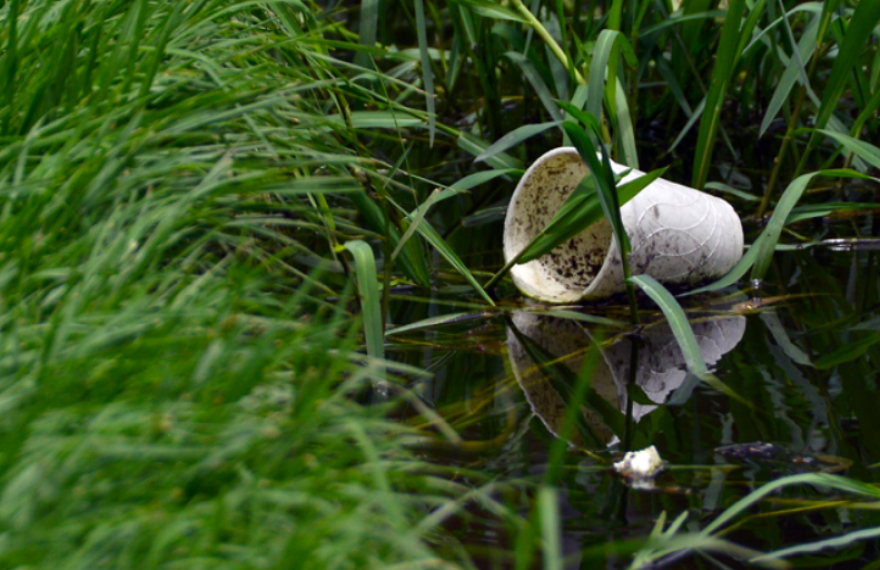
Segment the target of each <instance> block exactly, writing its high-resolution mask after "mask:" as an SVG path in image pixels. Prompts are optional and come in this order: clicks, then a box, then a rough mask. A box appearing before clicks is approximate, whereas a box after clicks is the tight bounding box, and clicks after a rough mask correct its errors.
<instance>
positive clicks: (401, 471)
mask: <svg viewBox="0 0 880 570" xmlns="http://www.w3.org/2000/svg"><path fill="white" fill-rule="evenodd" d="M594 4H595V5H594ZM730 5H731V6H732V8H731V9H732V10H734V11H735V13H734V14H730V13H727V14H726V13H725V12H724V11H720V10H715V6H714V5H712V3H711V2H704V1H694V2H687V3H685V6H684V8H683V10H680V11H673V10H672V8H673V7H672V6H671V5H670V4H669V3H667V2H663V1H657V2H651V1H649V0H643V1H641V2H632V3H624V2H621V1H614V2H605V3H598V4H596V3H590V4H589V7H588V6H587V5H586V4H585V3H583V2H580V1H577V0H576V1H575V2H574V3H565V2H556V3H549V2H546V3H541V2H530V3H528V5H527V4H524V3H522V2H519V1H518V0H517V1H516V2H514V3H513V4H512V5H507V4H503V3H494V2H486V1H483V0H458V1H454V2H450V3H448V4H444V3H437V2H433V1H430V0H425V1H421V0H417V1H416V2H415V4H414V5H413V6H410V5H409V4H407V3H394V2H388V3H386V4H380V2H378V1H377V0H366V1H365V2H363V3H362V4H361V5H360V6H356V7H354V8H353V9H351V10H349V9H347V8H344V7H342V6H339V5H335V4H334V5H330V6H315V5H305V4H303V3H302V2H299V1H295V0H287V1H279V2H266V3H259V2H231V1H227V0H197V1H195V2H190V3H184V2H161V1H156V2H150V1H146V0H120V1H115V2H78V1H73V0H69V1H62V2H51V1H49V0H32V1H24V0H12V1H10V2H7V3H5V4H4V5H2V7H0V77H2V84H3V85H4V90H3V92H2V93H0V309H2V310H0V346H2V353H0V354H2V356H0V368H2V371H3V374H2V375H0V411H2V412H3V415H2V418H3V419H2V420H0V437H2V441H3V444H2V446H0V533H2V535H0V536H2V538H0V568H15V567H19V566H30V567H42V568H71V569H74V568H93V567H99V566H108V567H114V568H125V567H132V568H159V567H168V568H170V567H175V568H176V567H192V568H196V567H211V568H215V567H229V568H276V567H277V568H281V567H297V568H315V569H323V568H362V567H394V565H395V564H397V565H399V567H401V568H412V567H418V566H424V567H443V566H444V565H449V566H453V565H456V564H460V565H461V566H463V567H468V566H469V564H470V562H469V560H468V556H467V555H465V554H462V552H461V551H460V550H459V549H458V548H457V547H456V546H455V542H454V540H452V539H451V538H450V537H448V536H446V535H445V534H434V533H435V532H436V530H435V529H436V526H437V525H438V524H439V523H440V522H441V521H442V520H443V519H444V517H446V516H450V515H451V514H452V513H454V512H456V511H457V509H458V508H460V506H461V504H462V503H463V502H465V501H468V500H471V499H473V498H474V497H480V498H481V501H482V504H483V505H484V506H485V505H486V504H489V505H491V506H492V508H493V509H494V511H493V512H494V513H495V514H496V515H497V516H500V517H507V518H506V519H505V520H508V521H509V524H510V525H511V526H513V527H515V528H516V529H518V532H519V533H520V536H521V537H523V540H522V542H521V544H522V545H523V546H522V547H518V548H519V550H517V552H516V553H514V555H513V556H514V557H516V560H515V562H516V565H517V566H518V567H522V568H525V567H528V566H529V565H530V564H534V563H537V562H536V561H537V560H538V558H539V557H540V556H542V555H543V556H544V558H543V560H545V563H546V564H547V566H548V567H561V565H562V561H561V560H560V556H561V554H560V552H559V548H558V543H559V540H560V539H559V533H560V531H559V528H558V526H557V521H556V520H555V517H556V516H557V511H556V505H555V500H556V498H555V495H554V491H553V490H552V487H550V486H546V487H542V490H541V491H540V493H539V497H538V499H537V501H536V503H535V505H536V506H535V510H534V511H533V512H534V513H535V514H534V515H533V517H532V518H531V519H530V520H529V521H528V522H523V521H522V520H520V519H519V518H517V517H516V516H513V515H511V514H510V513H509V512H506V511H505V509H504V507H503V506H502V505H498V504H495V503H492V501H491V500H490V499H489V498H488V497H486V496H483V495H481V492H480V489H479V487H478V486H477V487H476V488H472V487H471V486H470V485H458V484H457V483H455V484H454V483H452V482H451V481H450V480H449V479H447V478H445V477H434V476H429V475H427V474H422V473H436V472H437V467H436V466H433V467H431V466H428V465H425V464H423V463H421V462H420V459H419V457H418V456H417V455H416V454H415V452H414V451H413V450H412V448H411V446H410V444H411V443H413V442H414V441H416V440H418V439H420V438H422V437H423V435H424V434H422V433H420V432H417V431H416V430H414V429H410V428H408V427H405V426H403V425H401V424H399V423H394V422H391V421H389V420H388V419H387V418H386V416H385V412H386V411H387V407H385V406H377V407H365V406H363V405H361V404H360V403H359V401H360V399H363V398H364V394H368V393H369V392H370V390H371V388H370V387H371V386H374V385H375V384H374V383H375V382H376V381H377V380H379V381H384V380H390V381H391V382H392V384H390V385H386V384H379V385H378V386H379V389H374V393H379V392H384V391H385V390H386V389H391V393H392V395H393V394H394V390H393V389H392V388H391V387H393V386H394V381H395V378H397V377H406V376H407V375H410V376H411V375H416V376H417V375H420V374H423V373H422V372H421V371H419V370H417V369H413V368H411V367H406V366H403V365H395V364H393V363H390V362H385V361H382V360H381V357H382V356H383V347H382V340H381V339H382V332H383V330H384V329H385V328H386V327H387V326H388V325H389V324H390V323H389V320H390V313H389V297H390V295H391V294H392V289H393V287H395V286H398V285H404V286H415V287H416V288H418V289H419V290H422V291H424V290H428V289H430V288H434V289H452V290H456V291H462V290H467V291H470V292H471V294H472V299H471V300H470V301H469V302H470V303H471V304H472V305H473V306H476V307H480V308H481V310H485V311H494V310H496V309H494V308H493V306H494V304H495V302H496V301H497V298H496V297H494V296H495V295H497V294H498V291H496V290H495V287H490V286H488V285H487V284H491V285H495V284H496V283H495V281H496V280H490V276H491V275H492V274H493V273H496V271H497V270H498V268H499V266H500V264H499V263H497V261H498V256H497V250H498V245H499V244H498V243H497V240H496V239H494V238H491V237H489V238H486V239H485V243H474V242H473V241H472V237H471V234H469V233H468V231H464V230H466V229H467V228H472V227H479V226H480V225H486V224H491V223H494V222H497V221H498V219H499V218H498V214H499V212H503V209H504V206H505V204H506V202H505V198H506V196H509V192H507V191H508V190H509V188H510V184H511V183H512V181H513V180H514V179H515V177H516V176H517V174H518V173H520V172H521V171H522V168H523V166H525V165H527V164H528V162H529V160H530V159H531V158H533V157H534V156H536V155H537V154H540V152H539V151H540V150H543V149H544V148H546V147H547V146H555V145H558V144H559V143H560V142H561V141H563V142H564V141H566V140H567V139H566V138H565V136H564V132H563V130H562V128H563V127H562V125H563V122H564V119H566V118H567V117H570V116H576V115H577V113H576V112H575V111H577V110H581V109H586V110H587V111H589V112H590V113H592V114H593V115H594V116H595V117H596V119H597V123H596V127H597V128H596V138H597V140H598V139H600V138H601V139H604V141H603V142H604V143H605V144H607V145H608V147H609V148H610V149H611V152H612V153H613V154H614V156H615V158H616V159H617V160H619V161H621V162H627V163H629V164H630V165H633V166H636V165H637V161H638V155H639V152H641V153H642V160H643V161H644V162H650V163H651V164H649V166H653V165H654V164H653V163H658V164H662V163H663V162H664V161H665V160H666V159H669V160H675V161H679V162H685V163H690V162H692V163H693V168H692V177H691V179H692V181H693V183H694V185H697V186H703V184H704V183H705V182H706V180H707V179H713V180H715V182H716V184H717V183H718V180H717V179H715V178H713V177H717V176H718V175H719V173H721V172H722V170H718V171H717V172H716V171H715V170H713V169H712V168H710V166H711V165H712V164H713V161H715V163H717V162H718V161H719V158H718V157H719V156H721V157H723V158H721V159H720V160H721V163H723V164H726V165H727V166H739V167H746V169H748V165H749V164H750V162H751V161H754V160H757V161H758V162H761V161H763V160H765V158H764V154H761V155H759V156H756V155H755V154H751V153H750V151H749V150H748V149H741V148H738V147H737V146H736V145H735V144H733V143H732V142H731V138H732V134H733V133H732V132H728V131H732V130H733V129H732V128H731V126H730V125H732V124H736V125H739V126H743V125H749V124H750V121H751V118H752V117H754V116H758V117H760V121H759V122H761V127H760V133H756V132H753V133H752V134H754V135H755V137H757V136H758V135H759V134H760V135H763V134H765V133H766V132H768V131H770V132H772V133H779V132H780V129H782V130H784V135H783V136H782V137H779V136H778V135H774V136H776V138H775V139H774V140H773V141H772V142H769V143H766V142H765V143H762V144H766V145H768V148H770V149H771V150H772V152H768V153H766V156H769V157H771V158H770V159H769V160H771V161H772V158H773V157H778V158H779V160H776V161H775V162H767V163H766V164H764V166H768V165H769V166H772V175H771V177H770V179H769V181H768V183H767V185H766V189H764V188H761V189H760V190H758V191H752V192H751V193H749V192H745V191H743V189H742V188H734V189H733V191H734V192H735V193H736V195H737V196H739V197H740V198H741V199H742V200H743V201H744V203H747V204H748V205H749V206H750V207H752V208H753V210H754V212H755V213H756V214H758V215H762V214H763V213H764V211H765V210H767V209H768V208H770V207H771V206H772V205H773V204H774V203H775V204H776V213H775V214H774V216H773V217H771V219H770V225H769V226H768V228H767V230H766V231H765V232H764V233H763V234H762V236H761V238H759V240H760V241H759V242H756V247H755V248H754V249H753V251H755V254H754V256H755V257H753V258H751V261H750V264H751V263H754V267H755V269H753V275H754V276H755V277H759V278H763V277H764V276H765V275H766V274H767V272H768V268H769V266H770V263H771V259H772V256H773V254H774V251H775V246H776V244H777V242H778V239H779V236H780V234H781V233H782V232H783V229H784V226H785V224H786V222H788V221H790V220H791V217H790V216H794V215H795V214H796V213H797V211H796V210H794V209H793V208H794V207H795V204H796V203H798V201H799V200H800V198H801V196H802V194H803V192H804V191H805V190H806V189H807V185H808V183H809V182H811V181H812V178H813V175H814V174H815V171H811V172H808V173H807V174H804V171H806V170H810V169H812V168H814V167H815V168H816V169H818V168H819V167H826V166H832V165H833V166H852V167H854V168H855V169H856V170H858V171H860V172H863V173H864V172H871V170H870V169H871V168H872V167H877V166H878V164H880V159H878V157H880V152H878V151H877V149H876V147H874V146H872V143H873V144H877V142H878V140H877V139H876V136H877V132H878V130H877V129H876V126H877V124H876V123H877V120H876V110H877V108H878V106H880V86H878V83H880V56H878V49H877V41H878V38H877V36H876V23H877V21H878V20H880V12H878V10H877V4H876V3H873V2H867V1H864V2H862V3H860V4H859V5H858V6H851V5H849V4H848V3H845V2H840V1H831V0H829V1H826V2H823V3H796V2H773V1H770V0H768V1H763V0H762V1H759V2H751V1H732V2H730ZM740 12H741V13H740ZM380 19H381V22H382V24H383V25H382V26H377V24H378V23H379V22H380ZM377 27H378V30H377ZM355 29H358V30H359V31H360V35H358V34H356V33H355V31H354V30H355ZM377 32H378V33H377ZM707 53H712V54H715V56H716V57H715V58H709V57H705V54H707ZM353 62H354V63H353ZM594 62H604V63H602V64H601V65H600V64H596V65H594ZM588 85H590V86H592V87H593V88H592V89H589V88H588ZM559 101H562V102H563V105H561V106H560V104H559ZM566 105H568V107H566ZM751 122H754V121H751ZM646 125H650V129H648V128H647V127H646ZM697 126H698V128H697V129H694V127H697ZM744 128H746V129H747V130H748V129H749V128H751V127H744ZM818 129H823V130H818ZM648 130H650V131H651V132H654V133H655V136H658V138H659V139H661V140H662V142H661V143H659V145H658V144H655V145H653V146H652V147H651V152H650V153H649V154H651V156H652V160H649V161H646V160H645V154H646V153H645V151H644V150H642V148H643V147H644V143H643V142H642V141H641V140H640V138H639V135H637V133H643V132H647V131H648ZM753 130H757V129H753ZM658 132H659V133H660V134H659V135H656V133H658ZM689 133H690V134H689ZM505 135H506V136H505ZM826 135H827V137H828V138H824V137H825V136H826ZM694 137H696V141H694V140H693V139H694ZM526 140H529V141H530V145H529V146H525V145H523V144H522V143H523V142H524V141H526ZM715 141H719V142H718V143H717V144H718V145H723V148H717V149H716V148H715V147H716V144H715ZM658 147H662V148H660V151H659V152H657V148H658ZM681 148H686V149H690V150H686V152H684V153H683V154H685V155H690V156H689V158H685V159H681V158H677V154H676V153H677V152H680V150H681ZM676 149H679V150H678V151H677V150H676ZM691 150H692V151H693V152H690V151H691ZM849 151H852V152H854V154H852V155H846V156H841V155H842V153H847V152H849ZM476 157H479V161H480V164H483V165H485V166H480V167H478V168H479V169H480V170H477V169H476V168H475V167H474V166H473V159H474V158H476ZM691 159H692V160H691ZM793 159H794V160H793ZM727 172H730V169H727ZM798 174H801V175H803V177H801V178H797V175H798ZM832 174H839V172H837V173H832ZM848 174H851V172H850V173H848ZM786 179H791V180H793V182H791V183H790V185H789V186H788V187H789V188H790V189H791V188H793V190H789V191H786V192H785V193H784V194H783V193H782V192H780V188H782V187H783V184H782V182H780V181H784V180H786ZM724 182H725V183H730V182H731V180H728V179H725V180H724ZM719 187H724V188H729V187H727V186H719ZM844 198H848V197H847V196H843V198H838V197H837V196H834V197H831V198H829V199H828V201H827V203H823V204H822V207H824V208H825V209H829V208H830V209H832V210H834V211H838V212H839V211H847V210H848V211H859V208H860V206H859V205H858V204H853V203H852V202H854V200H849V199H844ZM777 200H778V202H777ZM824 211H826V210H822V209H820V210H815V211H813V212H812V214H811V213H810V212H800V213H799V215H801V216H802V217H801V218H799V219H804V218H803V216H807V217H809V216H810V215H814V216H815V215H822V212H824ZM560 231H561V233H562V234H564V233H565V231H567V230H566V229H565V228H562V229H561V230H560ZM364 244H369V246H367V245H364ZM757 245H760V247H757ZM472 250H479V251H483V250H485V251H489V253H488V254H486V255H485V256H481V255H472V253H473V251H472ZM493 252H494V253H493ZM352 254H354V256H352ZM739 269H740V270H741V273H740V274H738V275H737V276H736V277H734V278H733V279H731V283H732V282H734V281H735V280H736V278H738V277H741V276H742V275H744V274H745V273H746V272H747V271H748V269H749V267H748V266H743V267H740V268H739ZM500 277H501V276H500V275H499V280H500ZM504 286H506V285H504ZM487 289H488V291H487ZM499 291H500V292H502V293H503V292H504V291H505V290H504V288H503V287H502V288H501V289H499ZM363 320H366V323H364V322H363ZM395 324H405V325H411V324H412V323H395ZM364 330H366V335H365V338H366V340H365V344H366V346H367V352H368V353H369V356H364V355H363V354H361V353H360V352H358V348H359V347H360V346H361V344H362V341H361V339H362V338H363V337H362V331H364ZM845 357H846V355H844V358H845ZM835 362H836V361H835ZM835 362H832V363H831V364H830V366H834V365H835ZM844 362H845V360H844ZM428 412H430V411H429V410H426V413H428ZM441 431H442V430H441ZM447 431H450V430H447ZM444 435H445V436H446V437H447V438H448V439H450V440H452V441H455V436H456V434H455V433H454V432H453V433H444ZM557 449H561V448H559V446H557ZM562 455H563V454H562V453H561V452H558V453H556V454H555V456H554V457H556V459H554V461H561V459H559V457H561V456H562ZM557 456H558V457H557ZM557 468H558V464H556V465H551V470H554V469H557ZM441 472H442V470H441ZM475 480H480V478H479V477H475ZM456 496H457V497H459V498H460V499H461V497H465V498H464V499H461V500H460V501H459V502H451V499H452V498H453V497H456ZM429 513H430V514H429ZM536 521H537V522H536ZM428 539H430V540H431V541H432V544H434V545H436V544H441V543H442V544H443V545H444V548H443V556H442V559H441V557H439V556H438V554H437V553H436V552H435V551H434V550H432V548H431V547H430V546H429V545H428ZM542 540H543V543H541V541H542ZM541 544H543V547H544V548H543V553H542V552H541V551H542V548H541ZM626 548H627V549H628V550H630V551H631V550H634V549H635V548H636V547H635V546H633V545H628V546H627V547H626ZM649 558H650V556H649Z"/></svg>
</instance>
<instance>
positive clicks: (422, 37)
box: [413, 0, 437, 147]
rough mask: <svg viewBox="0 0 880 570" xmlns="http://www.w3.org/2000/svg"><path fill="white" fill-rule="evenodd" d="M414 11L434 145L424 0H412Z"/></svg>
mask: <svg viewBox="0 0 880 570" xmlns="http://www.w3.org/2000/svg"><path fill="white" fill-rule="evenodd" d="M413 3H414V5H415V12H416V37H417V38H418V42H419V58H420V60H421V63H422V82H423V85H424V87H425V104H426V108H427V111H428V137H429V139H430V143H429V144H430V146H432V147H433V146H434V134H435V132H436V131H437V113H436V110H435V104H434V72H433V70H432V69H431V56H430V55H429V54H428V31H427V27H428V24H427V22H426V21H425V0H413Z"/></svg>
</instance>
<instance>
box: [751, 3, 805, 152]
mask: <svg viewBox="0 0 880 570" xmlns="http://www.w3.org/2000/svg"><path fill="white" fill-rule="evenodd" d="M819 18H820V16H817V17H816V18H814V19H813V21H812V22H811V23H810V25H809V26H808V27H807V29H806V31H805V32H804V34H803V35H802V36H801V40H800V41H799V42H798V43H797V46H796V48H795V53H796V54H798V57H795V56H794V55H792V57H791V58H790V59H789V60H788V67H786V69H785V72H784V73H783V74H782V78H781V79H780V80H779V84H778V85H777V86H776V90H775V91H774V92H773V97H771V99H770V103H768V104H767V109H766V111H764V118H763V119H762V120H761V127H760V129H758V137H763V136H764V133H766V132H767V129H768V128H769V127H770V124H771V123H772V122H773V121H774V120H775V119H776V116H777V115H778V114H779V111H780V109H782V105H783V103H785V101H786V100H787V99H788V96H789V94H790V93H791V90H792V88H793V87H794V84H795V83H796V82H798V81H800V82H801V84H802V85H803V86H804V88H809V80H808V78H807V71H806V69H805V68H804V64H803V62H804V61H805V60H809V59H810V58H811V57H812V56H813V52H814V51H815V50H816V35H817V34H818V32H819ZM787 24H788V22H787V21H786V26H787ZM789 32H790V30H789Z"/></svg>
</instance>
